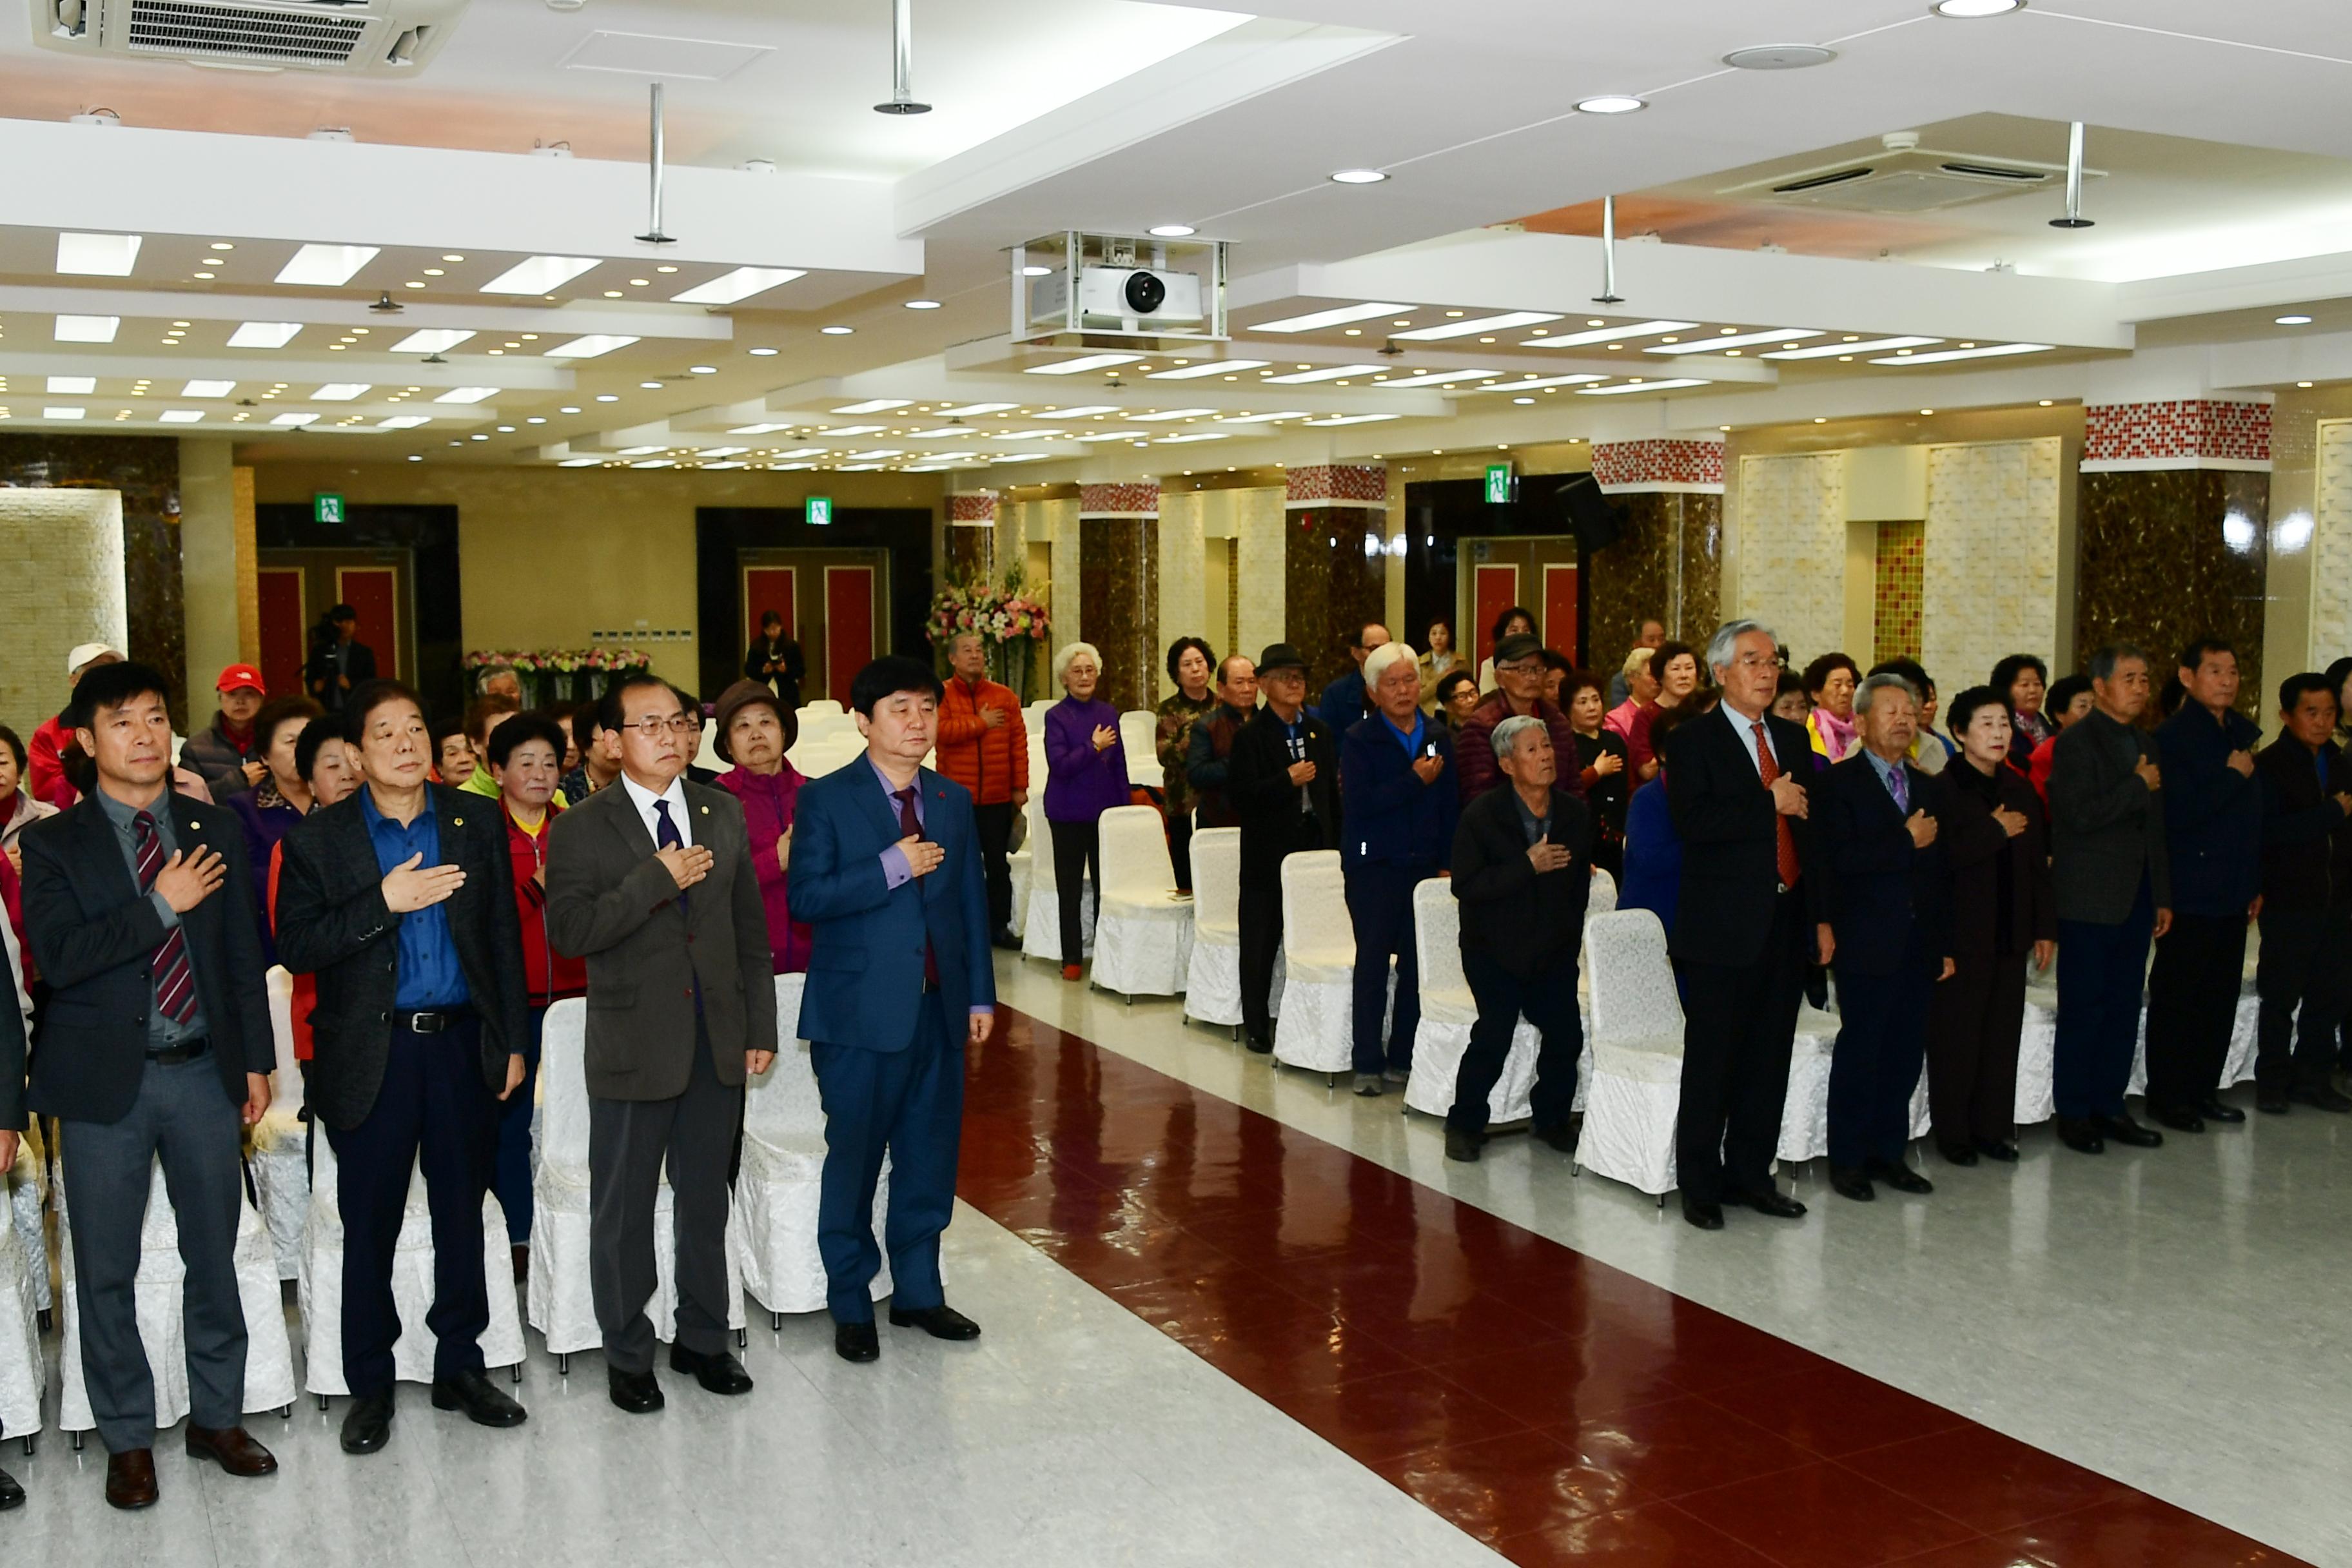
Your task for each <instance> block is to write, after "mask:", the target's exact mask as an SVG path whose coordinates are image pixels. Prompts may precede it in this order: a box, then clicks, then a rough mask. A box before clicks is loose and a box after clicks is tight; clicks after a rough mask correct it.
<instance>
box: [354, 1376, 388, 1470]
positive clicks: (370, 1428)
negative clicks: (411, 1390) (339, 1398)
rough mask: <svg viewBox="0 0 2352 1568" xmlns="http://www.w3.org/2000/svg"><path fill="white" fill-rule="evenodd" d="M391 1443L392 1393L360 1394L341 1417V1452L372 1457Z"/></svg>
mask: <svg viewBox="0 0 2352 1568" xmlns="http://www.w3.org/2000/svg"><path fill="white" fill-rule="evenodd" d="M391 1441H392V1390H390V1389H388V1388H387V1389H385V1390H384V1391H383V1393H382V1394H362V1395H361V1396H360V1397H359V1398H357V1399H354V1400H352V1407H351V1409H350V1411H349V1412H347V1413H346V1414H345V1415H344V1416H343V1452H344V1453H346V1454H373V1453H374V1452H375V1451H376V1450H378V1449H379V1448H382V1447H383V1446H384V1445H385V1444H386V1443H389V1442H391Z"/></svg>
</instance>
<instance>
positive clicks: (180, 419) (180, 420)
mask: <svg viewBox="0 0 2352 1568" xmlns="http://www.w3.org/2000/svg"><path fill="white" fill-rule="evenodd" d="M204 416H205V411H204V410H203V409H201V408H166V409H165V410H163V413H161V414H158V415H157V416H155V417H156V418H157V419H158V420H160V421H161V422H162V423H163V424H165V425H194V423H195V422H196V421H197V420H199V419H202V418H203V417H204Z"/></svg>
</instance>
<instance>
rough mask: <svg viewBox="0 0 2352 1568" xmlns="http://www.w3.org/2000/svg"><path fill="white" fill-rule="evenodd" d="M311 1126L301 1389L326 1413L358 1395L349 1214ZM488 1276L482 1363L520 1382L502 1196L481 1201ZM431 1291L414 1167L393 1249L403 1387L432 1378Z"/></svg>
mask: <svg viewBox="0 0 2352 1568" xmlns="http://www.w3.org/2000/svg"><path fill="white" fill-rule="evenodd" d="M311 1125H312V1128H313V1130H314V1136H313V1137H312V1138H311V1140H310V1226H309V1231H308V1234H307V1236H306V1237H305V1238H304V1243H303V1247H302V1271H301V1273H300V1275H299V1277H298V1278H297V1279H296V1281H295V1287H294V1289H295V1299H296V1300H298V1301H299V1303H300V1306H301V1311H302V1341H303V1342H302V1372H303V1378H302V1386H303V1387H304V1388H306V1389H308V1390H309V1391H310V1394H311V1396H312V1397H313V1398H315V1399H316V1400H317V1401H318V1402H319V1408H320V1409H321V1410H324V1409H325V1408H326V1407H327V1401H328V1400H329V1399H331V1398H333V1397H335V1396H336V1395H338V1394H349V1393H350V1392H351V1391H352V1390H351V1385H350V1384H348V1383H346V1382H345V1381H344V1380H343V1212H342V1204H341V1183H340V1181H339V1179H338V1173H339V1172H340V1171H341V1166H340V1164H339V1163H337V1161H336V1159H335V1146H334V1143H333V1142H332V1141H331V1139H329V1137H328V1136H327V1130H326V1129H325V1128H323V1127H320V1126H318V1124H317V1123H315V1122H313V1123H312V1124H311ZM534 1239H536V1238H534ZM482 1278H483V1279H484V1280H485V1281H487V1282H488V1285H489V1288H490V1321H489V1326H488V1328H486V1329H484V1330H483V1331H482V1340H481V1345H482V1364H483V1365H485V1366H502V1367H506V1368H508V1369H509V1376H510V1377H511V1378H512V1379H513V1381H515V1382H517V1383H520V1382H521V1381H522V1358H523V1342H522V1319H521V1317H520V1314H519V1313H517V1312H516V1310H515V1300H514V1291H513V1289H512V1288H511V1282H512V1280H513V1279H514V1261H513V1253H512V1252H511V1251H510V1250H509V1246H508V1243H507V1217H506V1210H505V1209H503V1208H501V1207H499V1199H498V1194H496V1193H486V1194H483V1197H482ZM433 1292H434V1282H433V1211H432V1210H431V1208H430V1207H429V1206H427V1205H426V1201H425V1173H424V1171H423V1169H422V1168H421V1167H418V1166H412V1167H411V1168H410V1171H409V1175H408V1202H407V1205H406V1206H405V1208H404V1210H403V1211H402V1214H401V1219H400V1239H399V1240H398V1241H397V1242H395V1243H394V1247H393V1255H392V1301H393V1310H394V1311H395V1312H397V1313H398V1314H399V1316H400V1338H399V1339H397V1340H395V1341H394V1342H393V1346H392V1364H393V1376H394V1377H395V1378H397V1379H398V1380H399V1381H401V1382H402V1383H431V1382H432V1381H433V1351H434V1343H435V1336H434V1333H433V1330H432V1328H431V1327H430V1325H428V1324H427V1323H426V1322H425V1314H426V1313H427V1312H428V1311H430V1310H432V1307H433ZM250 1315H251V1314H250V1313H249V1312H248V1313H247V1316H250Z"/></svg>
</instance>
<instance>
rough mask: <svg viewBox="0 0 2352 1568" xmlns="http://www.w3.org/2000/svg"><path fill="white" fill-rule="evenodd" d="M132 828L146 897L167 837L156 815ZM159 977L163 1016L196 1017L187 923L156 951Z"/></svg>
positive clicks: (135, 820)
mask: <svg viewBox="0 0 2352 1568" xmlns="http://www.w3.org/2000/svg"><path fill="white" fill-rule="evenodd" d="M131 828H132V831H133V832H134V833H135V834H136V836H137V837H138V840H139V892H140V895H141V896H142V897H144V896H145V895H147V894H149V893H152V892H153V891H154V890H155V878H156V875H157V873H159V872H161V871H162V870H163V836H162V835H161V834H159V833H157V832H156V831H155V818H154V817H153V816H151V815H149V814H148V813H146V812H143V811H142V812H140V813H138V814H137V815H135V816H132V817H131ZM151 971H152V973H153V975H154V977H155V1005H157V1006H158V1007H161V1008H162V1009H163V1016H165V1017H166V1018H169V1019H171V1020H172V1022H173V1023H175V1024H184V1023H186V1022H187V1021H188V1020H189V1019H191V1018H193V1017H194V1016H196V976H195V972H194V970H192V969H190V968H189V967H188V933H187V928H186V927H185V926H184V925H176V926H173V928H172V929H171V930H170V931H167V932H165V933H164V936H163V946H161V947H159V948H157V949H156V950H155V962H154V963H153V964H152V966H151Z"/></svg>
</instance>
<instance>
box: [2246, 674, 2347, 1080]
mask: <svg viewBox="0 0 2352 1568" xmlns="http://www.w3.org/2000/svg"><path fill="white" fill-rule="evenodd" d="M2279 718H2280V720H2281V721H2282V722H2283V723H2284V727H2285V731H2286V732H2285V733H2284V734H2283V735H2281V736H2280V737H2279V738H2278V739H2277V740H2275V741H2273V742H2271V743H2270V744H2269V745H2267V746H2264V747H2263V750H2262V752H2261V754H2260V755H2258V756H2257V757H2255V758H2254V778H2255V781H2256V782H2257V783H2258V784H2261V785H2262V790H2263V859H2262V872H2263V914H2262V931H2263V948H2262V956H2261V958H2260V959H2259V960H2257V962H2256V965H2255V970H2254V989H2255V991H2257V992H2258V993H2260V994H2261V996H2262V1015H2261V1021H2260V1025H2259V1029H2260V1035H2259V1039H2260V1045H2259V1047H2258V1052H2257V1055H2256V1057H2255V1058H2254V1106H2255V1109H2256V1110H2262V1111H2263V1112H2265V1113H2267V1114H2269V1115H2272V1116H2284V1115H2285V1114H2286V1113H2287V1110H2288V1109H2289V1107H2290V1105H2308V1106H2310V1107H2312V1108H2313V1109H2314V1110H2329V1111H2335V1112H2336V1113H2337V1114H2339V1115H2340V1114H2342V1113H2344V1112H2347V1111H2352V1099H2347V1097H2346V1096H2345V1095H2343V1094H2342V1093H2340V1092H2338V1091H2337V1090H2336V1088H2335V1086H2334V1085H2333V1084H2331V1083H2330V1082H2329V1081H2328V1078H2329V1069H2330V1068H2333V1067H2334V1066H2335V1047H2336V1020H2338V1019H2340V1018H2342V1017H2343V1016H2344V1015H2345V1009H2346V1008H2347V1006H2352V763H2347V761H2346V760H2345V756H2344V752H2343V749H2342V748H2341V747H2340V746H2338V745H2337V744H2336V742H2335V740H2334V739H2333V731H2335V729H2336V722H2337V720H2336V693H2335V691H2334V689H2332V688H2331V687H2330V686H2329V684H2328V680H2327V678H2326V676H2324V675H2321V674H2319V673H2317V672H2316V671H2306V672H2305V673H2304V674H2301V675H2291V676H2289V677H2287V679H2285V680H2284V681H2283V682H2282V683H2281V684H2280V686H2279ZM2298 1008H2300V1009H2301V1011H2302V1022H2301V1026H2300V1028H2299V1029H2298V1026H2297V1024H2296V1017H2295V1014H2296V1010H2297V1009H2298Z"/></svg>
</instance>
